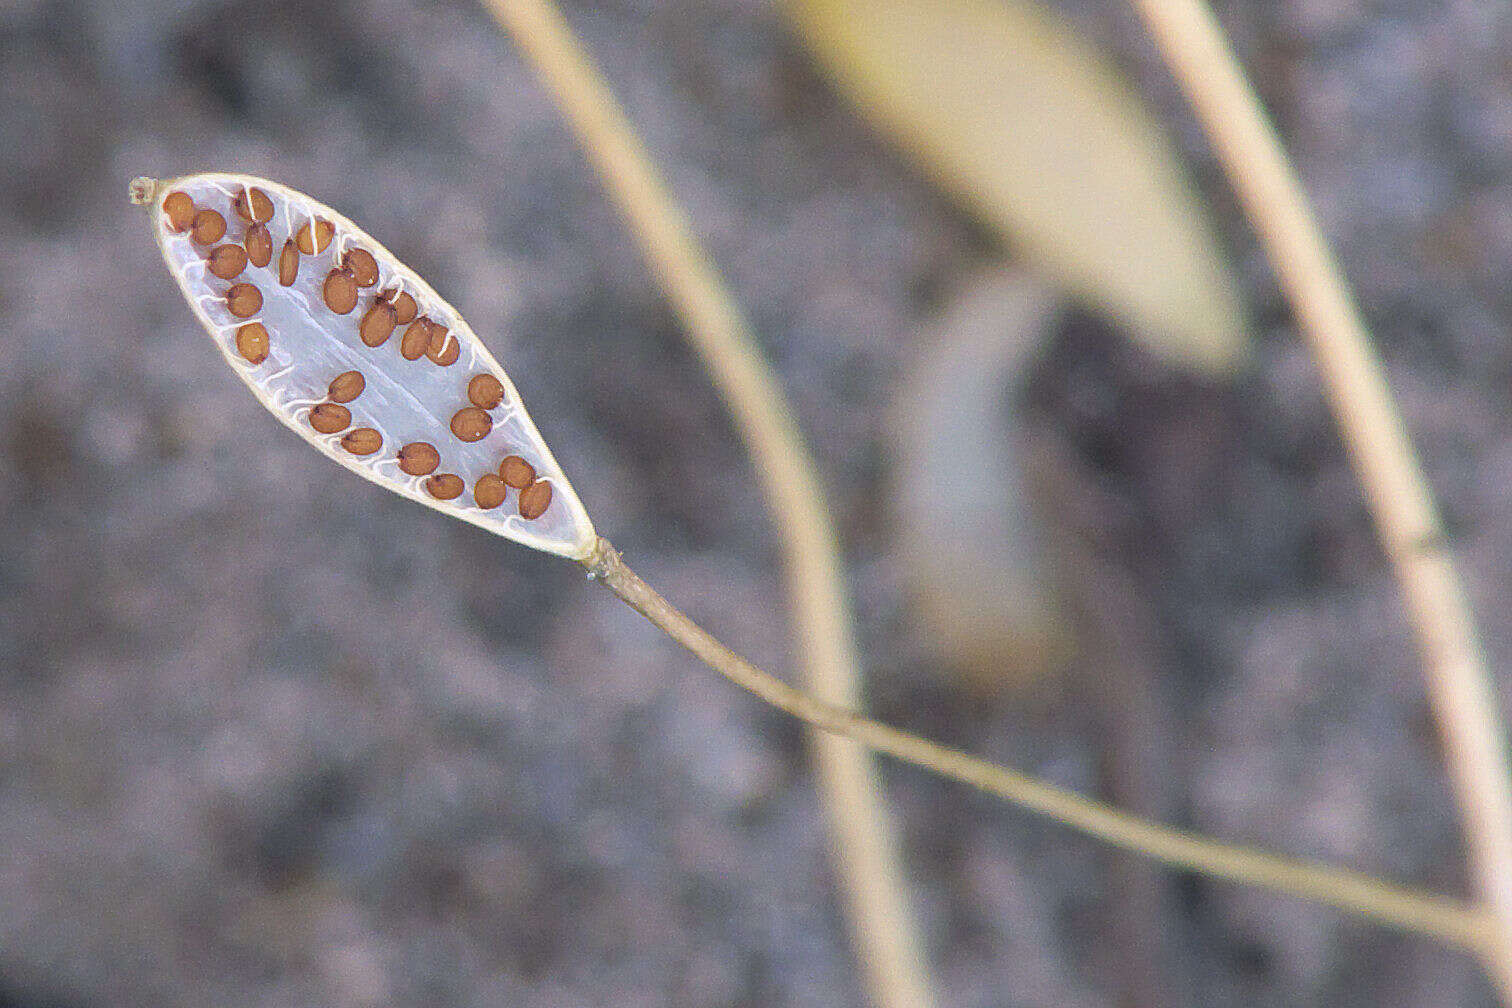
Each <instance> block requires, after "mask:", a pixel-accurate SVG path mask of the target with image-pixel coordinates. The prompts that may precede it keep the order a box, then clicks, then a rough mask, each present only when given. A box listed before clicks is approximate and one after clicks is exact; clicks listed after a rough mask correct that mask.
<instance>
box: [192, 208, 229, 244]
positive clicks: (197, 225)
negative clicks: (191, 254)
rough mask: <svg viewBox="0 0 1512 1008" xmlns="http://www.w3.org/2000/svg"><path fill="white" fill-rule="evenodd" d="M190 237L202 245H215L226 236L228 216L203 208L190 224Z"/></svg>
mask: <svg viewBox="0 0 1512 1008" xmlns="http://www.w3.org/2000/svg"><path fill="white" fill-rule="evenodd" d="M189 228H190V230H189V237H191V238H193V239H194V240H195V241H196V242H197V243H199V244H200V245H214V244H215V243H216V242H218V241H220V240H221V239H222V238H224V237H226V218H224V217H222V216H221V215H220V214H218V213H216V212H215V211H214V210H201V211H199V213H196V214H195V215H194V223H192V224H190V225H189Z"/></svg>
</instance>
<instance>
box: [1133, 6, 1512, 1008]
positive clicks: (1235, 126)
mask: <svg viewBox="0 0 1512 1008" xmlns="http://www.w3.org/2000/svg"><path fill="white" fill-rule="evenodd" d="M1133 3H1134V6H1135V7H1136V8H1137V9H1138V11H1139V12H1140V14H1141V15H1142V16H1143V17H1144V19H1145V21H1146V23H1147V24H1148V25H1149V28H1150V31H1151V33H1152V34H1153V35H1154V37H1155V41H1156V43H1157V44H1158V45H1159V47H1160V50H1161V52H1162V54H1163V55H1164V57H1165V60H1166V63H1167V64H1168V65H1169V66H1170V68H1171V70H1172V71H1173V73H1174V74H1175V75H1176V77H1177V79H1178V80H1179V81H1180V82H1181V85H1182V87H1183V88H1184V89H1185V90H1186V93H1187V97H1188V98H1189V99H1190V101H1191V103H1192V108H1193V109H1194V110H1195V111H1196V113H1197V116H1198V118H1199V119H1200V120H1201V122H1202V125H1203V128H1204V130H1205V131H1206V132H1207V134H1208V136H1209V138H1211V140H1212V142H1213V146H1214V148H1215V149H1216V150H1217V152H1218V156H1219V158H1220V159H1221V160H1222V162H1223V165H1224V168H1225V169H1226V170H1227V172H1228V174H1229V178H1230V180H1231V182H1232V183H1233V186H1234V190H1235V191H1236V192H1237V193H1238V194H1239V198H1240V199H1241V201H1242V202H1243V204H1244V208H1245V212H1246V213H1247V214H1248V216H1249V218H1250V220H1251V222H1253V224H1254V225H1255V229H1256V230H1257V231H1258V232H1259V235H1260V238H1261V240H1262V241H1263V242H1264V244H1265V247H1266V250H1267V251H1268V252H1269V254H1270V258H1271V263H1272V265H1273V266H1274V267H1275V270H1276V274H1277V276H1278V277H1279V278H1280V282H1281V287H1282V288H1283V290H1284V291H1285V292H1286V295H1287V297H1288V298H1289V299H1290V301H1291V303H1292V307H1293V308H1294V309H1295V311H1296V314H1297V320H1298V322H1299V323H1300V326H1301V329H1302V332H1303V334H1304V335H1305V336H1306V337H1307V339H1308V341H1309V342H1310V343H1311V345H1312V349H1313V353H1314V354H1315V355H1316V357H1317V360H1318V366H1319V368H1320V369H1321V370H1322V372H1323V379H1324V385H1325V387H1326V389H1327V392H1328V395H1329V398H1330V399H1331V401H1332V403H1333V409H1334V413H1335V415H1336V416H1337V419H1338V424H1339V430H1340V432H1341V433H1342V435H1343V438H1344V443H1345V445H1346V447H1347V448H1348V450H1349V455H1350V458H1351V460H1352V461H1353V463H1354V466H1355V469H1356V471H1357V472H1358V474H1359V477H1360V482H1361V483H1362V484H1363V485H1364V488H1365V495H1366V498H1367V500H1368V502H1369V505H1370V510H1371V514H1372V515H1373V516H1374V518H1375V523H1376V528H1377V531H1378V532H1379V534H1380V537H1381V542H1382V544H1383V545H1384V546H1385V548H1386V554H1387V556H1388V557H1389V558H1390V560H1391V563H1392V565H1393V568H1394V570H1395V572H1396V578H1397V581H1398V582H1399V583H1400V585H1401V587H1402V592H1403V594H1404V595H1405V596H1406V600H1407V609H1408V613H1409V616H1410V619H1411V622H1412V625H1413V629H1414V631H1415V632H1416V634H1417V638H1418V643H1419V646H1420V647H1421V649H1422V652H1423V658H1424V663H1425V670H1424V671H1425V673H1426V676H1427V686H1428V695H1429V699H1430V700H1431V702H1432V704H1433V709H1434V713H1435V715H1436V717H1437V719H1438V723H1439V730H1440V732H1441V733H1442V735H1443V739H1444V751H1445V753H1446V755H1447V759H1448V765H1449V772H1450V776H1451V777H1452V778H1453V781H1454V790H1455V794H1456V797H1457V798H1458V801H1459V805H1460V809H1461V811H1462V813H1463V815H1464V818H1465V832H1466V836H1467V838H1468V841H1469V848H1470V861H1471V864H1472V867H1473V869H1474V875H1475V878H1476V880H1477V888H1478V890H1479V892H1480V897H1481V899H1482V901H1483V902H1484V903H1485V905H1486V907H1487V909H1488V910H1489V912H1490V914H1491V916H1492V918H1493V920H1494V922H1495V928H1494V936H1493V937H1492V939H1491V940H1490V941H1488V943H1487V944H1486V946H1485V948H1484V949H1483V950H1482V951H1483V955H1484V959H1485V962H1486V966H1487V969H1488V970H1489V972H1490V973H1491V976H1492V978H1493V979H1494V980H1495V982H1496V984H1497V986H1498V987H1499V989H1500V992H1501V998H1502V1001H1503V1002H1504V1003H1505V1004H1508V1005H1512V790H1509V788H1512V776H1509V772H1508V764H1507V746H1506V735H1505V731H1504V730H1503V727H1502V723H1501V718H1500V716H1499V714H1498V708H1497V694H1496V690H1495V689H1494V688H1493V687H1492V684H1491V677H1490V674H1489V672H1488V671H1487V669H1486V664H1485V659H1484V656H1483V653H1482V651H1481V646H1480V642H1479V640H1478V639H1477V634H1476V630H1475V621H1474V618H1473V616H1472V615H1471V612H1470V606H1469V603H1468V602H1467V601H1466V599H1465V593H1464V589H1463V587H1462V585H1461V582H1460V578H1459V575H1458V573H1457V572H1456V571H1455V568H1454V563H1453V560H1452V559H1451V557H1450V554H1449V550H1448V547H1447V544H1446V542H1445V537H1444V533H1443V528H1442V526H1441V525H1440V523H1439V517H1438V510H1437V508H1436V507H1435V506H1434V503H1433V498H1432V496H1431V494H1430V493H1429V490H1428V486H1427V483H1426V482H1425V480H1424V479H1423V474H1422V470H1421V467H1420V465H1419V464H1418V461H1417V456H1416V454H1415V453H1414V452H1413V449H1412V444H1411V442H1410V441H1409V440H1408V438H1407V433H1406V430H1405V428H1404V426H1403V424H1402V418H1401V414H1400V413H1399V412H1398V410H1397V408H1396V404H1395V403H1394V402H1393V401H1392V398H1391V393H1390V391H1389V390H1388V388H1387V384H1386V378H1385V375H1384V373H1383V371H1382V369H1381V365H1380V362H1379V360H1378V359H1377V358H1376V355H1375V353H1374V351H1373V350H1372V348H1371V343H1370V338H1369V336H1368V335H1367V333H1366V330H1365V324H1364V322H1363V320H1362V319H1361V317H1360V313H1359V310H1358V308H1357V307H1356V306H1355V304H1354V301H1353V298H1352V297H1351V295H1350V293H1349V288H1348V285H1347V284H1346V282H1345V280H1344V277H1343V274H1342V272H1341V271H1340V269H1339V266H1338V264H1337V263H1336V262H1335V261H1334V258H1333V256H1332V254H1331V253H1330V252H1329V250H1328V245H1327V243H1326V242H1325V241H1324V239H1323V236H1322V234H1321V232H1320V231H1319V228H1318V224H1317V222H1316V221H1315V220H1314V219H1313V216H1312V214H1311V213H1310V211H1309V210H1308V207H1307V200H1306V198H1305V197H1304V195H1303V193H1302V187H1301V185H1300V184H1299V183H1298V181H1297V178H1296V174H1295V173H1294V172H1293V171H1292V169H1291V166H1290V165H1289V164H1288V163H1287V159H1286V155H1285V152H1284V149H1283V148H1282V146H1281V142H1280V140H1279V139H1278V138H1277V136H1276V133H1275V130H1274V129H1273V128H1272V127H1271V125H1270V123H1269V122H1268V121H1267V119H1266V117H1265V113H1264V112H1263V111H1262V109H1261V107H1260V102H1259V99H1258V98H1257V97H1256V96H1255V93H1254V90H1253V89H1252V88H1251V87H1250V86H1249V83H1248V82H1247V81H1246V79H1245V77H1244V72H1243V70H1242V69H1241V68H1240V66H1239V63H1238V60H1237V59H1236V58H1235V56H1234V53H1233V50H1232V49H1231V48H1230V46H1229V45H1228V42H1227V40H1226V39H1225V37H1224V35H1223V30H1222V28H1221V27H1220V26H1219V24H1218V22H1217V20H1216V19H1215V18H1214V16H1213V13H1212V10H1211V9H1210V8H1209V7H1208V6H1207V5H1206V4H1205V3H1204V2H1203V0H1133Z"/></svg>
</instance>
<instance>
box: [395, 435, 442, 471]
mask: <svg viewBox="0 0 1512 1008" xmlns="http://www.w3.org/2000/svg"><path fill="white" fill-rule="evenodd" d="M440 464H441V453H440V452H438V451H436V448H435V446H434V445H429V444H426V443H425V442H424V441H414V442H412V443H410V444H407V445H405V446H404V447H403V448H400V449H399V468H400V470H401V471H403V472H406V473H408V474H409V475H411V476H429V475H430V474H431V473H433V472H435V471H436V466H438V465H440Z"/></svg>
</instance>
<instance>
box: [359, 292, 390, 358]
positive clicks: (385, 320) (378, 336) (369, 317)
mask: <svg viewBox="0 0 1512 1008" xmlns="http://www.w3.org/2000/svg"><path fill="white" fill-rule="evenodd" d="M357 335H358V336H361V337H362V342H364V343H366V344H367V345H368V346H370V347H380V346H383V344H384V343H385V342H387V341H388V338H389V337H390V336H392V335H394V306H393V305H387V304H384V303H383V302H382V301H379V302H377V303H376V304H374V305H373V307H371V308H369V309H368V310H367V314H366V315H364V316H362V321H361V322H360V323H359V324H358V326H357Z"/></svg>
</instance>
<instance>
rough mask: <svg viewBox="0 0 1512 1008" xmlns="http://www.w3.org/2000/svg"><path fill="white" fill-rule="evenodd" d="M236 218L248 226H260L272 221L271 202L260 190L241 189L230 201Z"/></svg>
mask: <svg viewBox="0 0 1512 1008" xmlns="http://www.w3.org/2000/svg"><path fill="white" fill-rule="evenodd" d="M231 206H232V207H233V208H235V210H236V216H238V217H240V218H241V219H242V220H244V221H246V222H247V223H248V224H253V223H257V224H262V223H264V222H266V221H270V220H272V219H273V201H272V200H271V199H269V198H268V194H267V193H265V192H263V191H262V190H261V189H243V190H242V191H241V192H239V193H237V194H236V198H235V199H233V200H232V201H231Z"/></svg>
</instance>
